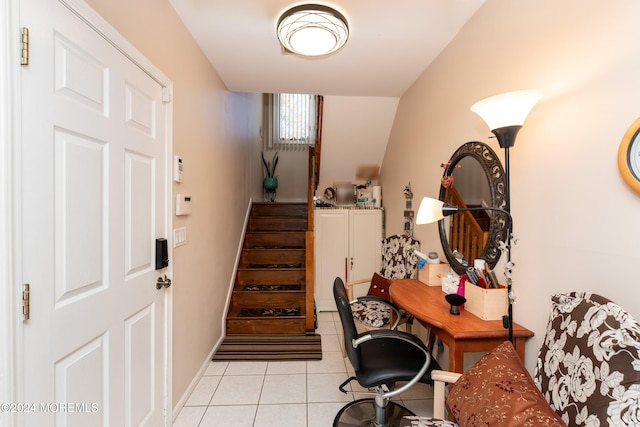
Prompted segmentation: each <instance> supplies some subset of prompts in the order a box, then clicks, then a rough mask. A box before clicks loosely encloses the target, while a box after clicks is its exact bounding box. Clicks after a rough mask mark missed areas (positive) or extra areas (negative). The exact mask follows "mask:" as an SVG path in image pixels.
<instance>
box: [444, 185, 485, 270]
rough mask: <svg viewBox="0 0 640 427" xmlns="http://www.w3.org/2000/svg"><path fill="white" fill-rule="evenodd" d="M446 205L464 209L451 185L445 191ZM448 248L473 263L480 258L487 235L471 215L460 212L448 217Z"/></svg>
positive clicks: (463, 203) (468, 212)
mask: <svg viewBox="0 0 640 427" xmlns="http://www.w3.org/2000/svg"><path fill="white" fill-rule="evenodd" d="M446 203H447V204H449V205H451V206H458V207H460V208H466V207H467V205H466V204H465V202H464V200H462V197H461V196H460V193H458V191H457V190H456V188H455V187H454V186H453V185H452V186H451V187H449V188H448V189H447V195H446ZM449 219H450V223H449V247H450V248H451V250H452V251H453V250H457V251H458V252H460V253H462V255H463V257H464V259H465V260H467V261H468V262H473V260H474V259H476V258H480V257H481V255H482V250H483V249H484V247H485V246H486V243H487V238H488V235H489V233H488V232H487V231H484V230H483V229H482V227H481V226H480V224H479V223H478V221H477V220H476V218H475V217H474V216H473V213H472V212H470V211H464V212H460V213H459V214H458V215H451V216H450V217H449Z"/></svg>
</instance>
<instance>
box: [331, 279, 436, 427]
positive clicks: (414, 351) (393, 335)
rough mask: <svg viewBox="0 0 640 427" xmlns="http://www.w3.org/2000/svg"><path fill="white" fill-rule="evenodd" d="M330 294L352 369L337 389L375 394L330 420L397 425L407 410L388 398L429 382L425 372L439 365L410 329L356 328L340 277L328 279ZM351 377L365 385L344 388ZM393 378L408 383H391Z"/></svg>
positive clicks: (341, 425)
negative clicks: (420, 383)
mask: <svg viewBox="0 0 640 427" xmlns="http://www.w3.org/2000/svg"><path fill="white" fill-rule="evenodd" d="M333 296H334V298H335V300H336V306H337V308H338V313H339V315H340V320H341V321H342V328H343V330H344V343H345V349H346V352H347V356H348V357H349V361H350V362H351V365H353V369H354V371H355V374H356V375H355V377H351V378H349V379H347V380H346V381H345V382H344V383H342V384H341V385H340V391H342V392H343V393H354V394H370V395H373V396H375V397H374V398H367V399H360V400H356V401H354V402H351V403H349V404H347V405H346V406H345V407H343V408H342V409H341V410H340V411H339V412H338V414H337V415H336V418H335V420H334V422H333V425H334V427H347V426H362V427H364V426H374V427H390V426H393V427H396V426H398V425H399V424H400V420H401V419H402V417H404V416H405V415H411V414H412V412H411V411H410V410H408V409H407V408H405V407H404V406H402V405H399V404H397V403H395V402H391V401H390V399H391V398H392V397H393V396H396V395H398V394H400V393H402V392H404V391H405V390H407V389H409V388H410V387H412V386H413V385H415V384H416V383H418V382H422V383H429V384H432V381H431V375H430V373H431V371H432V370H433V369H440V367H439V366H438V364H437V363H436V362H435V361H434V360H432V359H431V354H430V353H429V350H428V349H427V347H426V346H425V345H424V343H423V342H422V341H420V339H419V338H418V337H416V336H414V335H411V334H408V333H406V332H402V331H396V330H390V329H379V330H373V331H365V332H363V333H361V334H358V332H357V331H356V325H355V322H354V320H353V315H352V313H351V307H350V305H349V299H348V298H347V293H346V291H345V286H344V282H343V281H342V279H340V278H339V277H337V278H336V279H335V281H334V282H333ZM353 380H356V381H357V382H358V383H359V384H360V386H362V387H364V388H366V389H369V390H370V391H369V392H365V391H355V392H354V391H348V390H346V389H345V386H347V385H348V384H349V383H350V382H351V381H353ZM398 381H407V383H406V384H404V385H403V386H402V387H400V388H397V389H396V388H395V383H396V382H398Z"/></svg>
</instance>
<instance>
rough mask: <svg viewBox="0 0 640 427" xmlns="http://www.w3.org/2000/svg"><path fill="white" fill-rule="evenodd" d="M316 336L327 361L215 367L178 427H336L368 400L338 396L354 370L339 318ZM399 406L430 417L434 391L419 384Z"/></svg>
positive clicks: (323, 319) (326, 319)
mask: <svg viewBox="0 0 640 427" xmlns="http://www.w3.org/2000/svg"><path fill="white" fill-rule="evenodd" d="M317 332H318V333H319V334H321V335H322V360H317V361H294V362H287V361H275V362H250V361H246V362H245V361H238V362H219V361H215V362H211V363H210V365H209V367H208V368H207V371H206V372H205V374H204V375H203V376H202V378H201V379H200V381H199V382H198V384H197V386H196V387H195V389H194V390H193V392H192V393H191V396H190V397H189V399H188V400H187V402H186V403H185V406H184V407H183V408H182V410H181V411H180V413H179V414H178V416H177V418H176V419H175V422H174V423H173V427H228V426H233V427H271V426H274V427H276V426H277V427H305V426H306V427H329V426H331V425H333V419H334V417H335V415H336V414H337V413H338V411H339V410H340V408H342V407H343V406H344V405H345V404H346V403H347V402H349V401H351V400H354V399H361V398H363V397H367V396H364V395H358V394H356V395H352V394H343V393H341V392H340V391H339V390H338V386H339V385H340V384H341V383H342V382H343V381H344V380H346V379H347V378H348V377H349V376H350V375H352V374H353V369H352V368H351V364H350V363H349V360H348V359H345V358H343V357H342V351H341V347H340V343H341V341H340V340H341V339H342V337H341V336H340V335H339V333H341V332H342V326H341V324H340V319H339V318H338V315H337V313H331V312H323V313H319V314H318V330H317ZM352 384H355V383H352ZM394 400H398V401H401V403H402V404H403V405H404V406H406V407H408V408H409V409H411V410H412V411H413V412H415V413H416V414H418V415H430V414H431V413H432V408H433V389H432V388H431V387H430V386H428V385H426V384H417V385H416V386H414V387H412V388H411V389H409V390H408V391H407V392H405V393H403V394H402V395H401V396H400V398H399V399H394ZM399 403H400V402H399Z"/></svg>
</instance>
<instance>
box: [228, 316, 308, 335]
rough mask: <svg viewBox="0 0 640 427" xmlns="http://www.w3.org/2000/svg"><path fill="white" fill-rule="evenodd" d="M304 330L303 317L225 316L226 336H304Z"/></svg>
mask: <svg viewBox="0 0 640 427" xmlns="http://www.w3.org/2000/svg"><path fill="white" fill-rule="evenodd" d="M305 330H306V322H305V317H304V315H303V316H281V317H276V316H258V317H248V316H247V317H232V316H227V334H273V333H274V331H278V332H280V333H283V334H304V333H305Z"/></svg>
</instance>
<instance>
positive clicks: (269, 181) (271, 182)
mask: <svg viewBox="0 0 640 427" xmlns="http://www.w3.org/2000/svg"><path fill="white" fill-rule="evenodd" d="M262 186H263V187H264V189H265V190H268V191H273V190H275V189H276V188H278V178H265V179H264V181H262Z"/></svg>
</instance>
